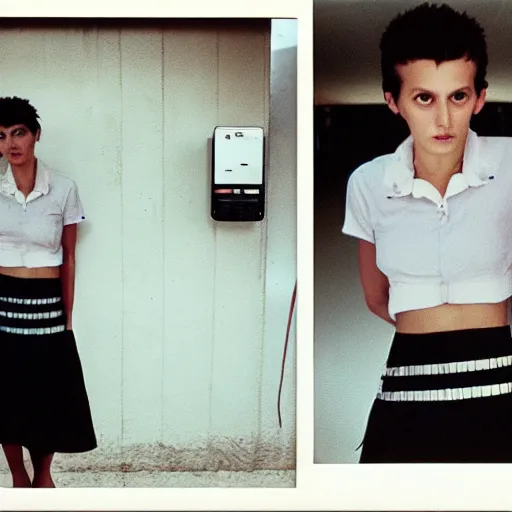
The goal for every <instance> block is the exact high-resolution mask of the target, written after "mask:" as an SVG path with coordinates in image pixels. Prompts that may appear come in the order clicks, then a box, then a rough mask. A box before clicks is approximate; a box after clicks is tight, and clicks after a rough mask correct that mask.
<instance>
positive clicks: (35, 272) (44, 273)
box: [0, 266, 60, 279]
mask: <svg viewBox="0 0 512 512" xmlns="http://www.w3.org/2000/svg"><path fill="white" fill-rule="evenodd" d="M0 274H3V275H4V276H11V277H22V278H25V279H53V278H56V277H59V276H60V267H36V268H28V267H2V266H0Z"/></svg>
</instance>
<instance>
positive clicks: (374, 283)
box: [358, 240, 395, 325]
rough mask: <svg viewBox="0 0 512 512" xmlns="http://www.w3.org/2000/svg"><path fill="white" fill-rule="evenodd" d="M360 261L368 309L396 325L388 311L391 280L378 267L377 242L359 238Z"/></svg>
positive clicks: (360, 272) (360, 273) (360, 271)
mask: <svg viewBox="0 0 512 512" xmlns="http://www.w3.org/2000/svg"><path fill="white" fill-rule="evenodd" d="M358 261H359V277H360V279H361V284H362V286H363V291H364V298H365V300H366V305H367V306H368V309H369V310H370V311H371V312H372V313H373V314H374V315H377V316H378V317H379V318H382V319H383V320H385V321H386V322H388V323H390V324H391V325H395V322H394V321H393V320H392V319H391V317H390V316H389V312H388V303H389V281H388V279H387V277H386V276H385V275H384V274H383V273H382V272H381V271H380V270H379V268H378V267H377V258H376V253H375V244H372V243H371V242H367V241H366V240H359V245H358Z"/></svg>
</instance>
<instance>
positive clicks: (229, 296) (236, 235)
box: [211, 31, 269, 441]
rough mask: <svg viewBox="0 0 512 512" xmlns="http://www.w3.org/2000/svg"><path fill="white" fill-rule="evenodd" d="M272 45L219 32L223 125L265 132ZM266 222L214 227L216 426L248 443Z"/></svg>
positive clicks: (254, 414)
mask: <svg viewBox="0 0 512 512" xmlns="http://www.w3.org/2000/svg"><path fill="white" fill-rule="evenodd" d="M234 40H236V41H237V44H233V41H234ZM267 50H268V48H266V45H265V36H264V34H262V33H258V32H250V31H249V32H245V31H232V32H231V33H229V34H227V33H223V32H220V33H219V124H223V125H230V124H234V125H248V126H251V125H255V126H262V127H264V128H265V133H266V131H267V130H266V129H267V120H266V119H265V98H266V95H265V91H266V88H267V87H268V80H269V77H268V74H267V73H266V71H267V59H268V51H267ZM266 223H267V220H264V221H263V222H259V223H234V224H229V223H222V224H220V223H219V224H217V225H216V227H215V230H216V246H215V254H216V269H215V283H216V288H215V326H214V357H213V363H212V364H213V380H212V405H211V407H212V420H211V429H212V434H213V435H220V436H233V437H234V436H236V437H237V438H239V439H244V441H246V440H249V439H251V437H253V436H254V435H255V434H256V430H257V425H258V393H259V392H258V386H259V378H260V371H261V335H262V328H263V301H264V296H263V289H264V255H263V251H262V249H263V248H262V243H263V241H264V236H265V230H266ZM262 231H263V233H262Z"/></svg>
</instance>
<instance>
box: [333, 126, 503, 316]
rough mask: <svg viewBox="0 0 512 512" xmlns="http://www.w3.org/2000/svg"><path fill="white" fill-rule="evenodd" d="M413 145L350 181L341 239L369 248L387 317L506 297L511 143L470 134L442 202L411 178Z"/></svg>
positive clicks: (358, 171) (427, 185)
mask: <svg viewBox="0 0 512 512" xmlns="http://www.w3.org/2000/svg"><path fill="white" fill-rule="evenodd" d="M412 148H413V139H412V137H411V136H410V137H408V138H407V139H406V140H405V141H404V142H403V143H402V144H401V145H400V146H399V147H398V149H397V150H396V152H395V153H393V154H389V155H384V156H381V157H378V158H376V159H374V160H372V161H370V162H367V163H365V164H363V165H362V166H360V167H359V168H358V169H356V170H355V171H354V172H353V173H352V175H351V176H350V178H349V182H348V189H347V205H346V215H345V222H344V225H343V229H342V231H343V233H345V234H347V235H352V236H355V237H357V238H360V239H363V240H367V241H368V242H371V243H374V244H375V247H376V254H377V266H378V268H379V269H380V270H381V271H382V272H383V273H384V274H385V275H386V276H387V278H388V280H389V286H390V289H389V314H390V316H391V318H392V319H395V315H396V313H399V312H402V311H410V310H415V309H423V308H429V307H434V306H438V305H440V304H447V303H449V304H473V303H496V302H500V301H502V300H505V299H507V298H508V297H510V296H511V295H512V139H510V138H505V137H479V136H477V135H476V133H474V132H473V131H470V132H469V134H468V139H467V142H466V148H465V152H464V163H463V169H462V172H460V173H457V174H455V175H453V176H452V178H451V180H450V182H449V185H448V189H447V191H446V194H445V196H444V197H441V195H440V193H439V192H438V190H437V189H436V188H435V187H434V186H433V185H431V184H430V183H429V182H427V181H425V180H422V179H418V178H414V169H413V163H412V162H413V149H412Z"/></svg>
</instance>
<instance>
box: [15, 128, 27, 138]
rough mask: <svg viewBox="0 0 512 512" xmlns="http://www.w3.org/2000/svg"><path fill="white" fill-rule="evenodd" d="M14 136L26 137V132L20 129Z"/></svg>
mask: <svg viewBox="0 0 512 512" xmlns="http://www.w3.org/2000/svg"><path fill="white" fill-rule="evenodd" d="M13 135H14V136H15V137H23V135H25V130H24V129H23V128H20V129H19V130H16V131H15V132H14V133H13Z"/></svg>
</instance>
